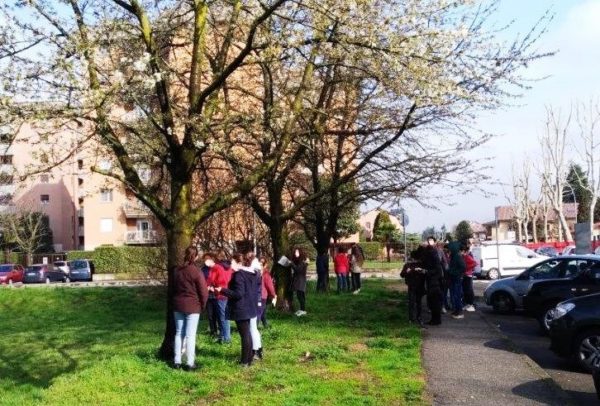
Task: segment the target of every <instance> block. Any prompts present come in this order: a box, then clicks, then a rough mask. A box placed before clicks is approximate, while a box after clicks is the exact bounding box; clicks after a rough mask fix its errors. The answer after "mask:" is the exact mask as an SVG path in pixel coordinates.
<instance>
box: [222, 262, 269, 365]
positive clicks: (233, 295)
mask: <svg viewBox="0 0 600 406" xmlns="http://www.w3.org/2000/svg"><path fill="white" fill-rule="evenodd" d="M231 268H232V269H233V271H234V273H233V276H232V278H231V281H230V282H229V286H228V287H227V288H221V287H215V288H211V289H213V290H214V291H215V292H217V293H221V294H223V295H225V296H227V297H228V298H229V300H228V302H227V314H228V315H229V319H230V320H234V321H235V324H236V326H237V330H238V332H239V334H240V338H241V360H240V364H241V365H242V367H249V366H250V365H252V360H253V358H254V354H253V352H252V335H251V333H250V319H252V318H253V317H256V315H257V312H258V306H257V295H256V292H257V284H258V282H257V277H256V273H255V272H251V269H250V262H248V261H246V262H244V257H243V255H242V254H235V255H233V257H232V261H231Z"/></svg>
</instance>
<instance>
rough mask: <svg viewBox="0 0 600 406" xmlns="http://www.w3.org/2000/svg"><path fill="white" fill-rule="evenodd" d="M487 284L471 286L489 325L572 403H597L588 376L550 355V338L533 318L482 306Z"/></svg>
mask: <svg viewBox="0 0 600 406" xmlns="http://www.w3.org/2000/svg"><path fill="white" fill-rule="evenodd" d="M489 283H490V282H489V281H476V282H475V284H474V285H475V294H476V296H477V300H478V307H477V309H478V311H481V312H482V314H483V316H484V317H485V318H486V319H487V320H488V321H489V322H490V323H491V324H493V325H494V326H496V327H497V328H499V329H500V331H501V332H502V333H503V334H504V335H505V336H507V337H508V338H509V339H510V340H511V341H513V342H514V343H515V344H516V346H517V347H518V348H519V349H520V350H521V351H522V352H523V353H525V354H526V355H527V356H528V357H529V358H531V359H532V360H533V361H534V362H535V363H537V364H538V365H539V366H540V367H541V368H543V369H544V370H545V371H546V372H547V373H548V375H550V376H551V377H552V379H553V380H554V381H555V382H556V383H557V384H558V385H560V386H561V388H562V389H563V390H564V391H565V392H566V393H567V395H569V396H570V397H571V398H572V399H573V402H575V403H576V404H578V405H595V404H600V401H598V398H597V397H596V390H595V388H594V383H593V381H592V376H591V375H590V374H588V373H585V372H582V371H581V370H579V369H577V368H576V367H575V366H573V365H572V364H571V363H570V362H569V361H568V360H564V359H562V358H560V357H558V356H556V355H554V353H553V352H552V351H550V349H549V347H550V339H549V338H548V337H547V336H545V335H544V334H542V333H541V331H540V328H539V325H538V323H537V321H536V320H535V319H532V318H529V317H526V316H525V315H523V314H522V313H519V312H517V313H515V314H512V315H500V314H496V313H494V312H493V311H492V308H491V307H489V306H487V305H485V303H483V300H482V295H483V291H484V289H485V287H486V286H487V285H488V284H489ZM501 376H502V371H501V370H499V371H498V377H499V379H501Z"/></svg>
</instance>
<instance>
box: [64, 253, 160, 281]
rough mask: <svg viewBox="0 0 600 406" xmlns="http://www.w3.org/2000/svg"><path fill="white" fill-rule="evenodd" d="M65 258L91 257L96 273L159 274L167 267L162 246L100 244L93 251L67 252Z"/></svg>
mask: <svg viewBox="0 0 600 406" xmlns="http://www.w3.org/2000/svg"><path fill="white" fill-rule="evenodd" d="M67 259H68V260H69V261H71V260H75V259H91V260H92V261H94V265H95V266H96V272H97V273H116V274H119V273H127V274H148V275H153V276H161V275H163V274H164V272H166V267H167V261H166V259H167V255H166V249H165V248H164V247H126V246H125V247H113V246H101V247H98V248H96V249H95V250H94V251H70V252H68V253H67Z"/></svg>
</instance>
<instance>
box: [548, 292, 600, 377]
mask: <svg viewBox="0 0 600 406" xmlns="http://www.w3.org/2000/svg"><path fill="white" fill-rule="evenodd" d="M549 326H550V340H551V344H550V349H551V350H552V351H554V353H556V354H557V355H559V356H561V357H565V358H571V359H572V360H573V361H575V362H576V363H577V364H579V365H580V366H581V367H582V368H584V369H586V370H587V371H590V372H591V371H592V370H593V369H594V368H596V369H600V294H595V295H587V296H583V297H578V298H575V299H570V300H567V301H565V302H561V303H559V304H558V305H557V306H556V307H555V308H554V309H553V310H552V313H551V320H550V323H549Z"/></svg>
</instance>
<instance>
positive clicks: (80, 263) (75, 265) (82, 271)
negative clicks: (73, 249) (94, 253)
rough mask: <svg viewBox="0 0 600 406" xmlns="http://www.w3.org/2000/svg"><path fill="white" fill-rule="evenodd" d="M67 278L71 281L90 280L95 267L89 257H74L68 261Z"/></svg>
mask: <svg viewBox="0 0 600 406" xmlns="http://www.w3.org/2000/svg"><path fill="white" fill-rule="evenodd" d="M69 269H70V272H69V278H70V279H71V281H91V280H92V277H93V275H94V273H95V272H96V268H95V267H94V262H92V261H90V260H89V259H76V260H75V261H70V262H69Z"/></svg>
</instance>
